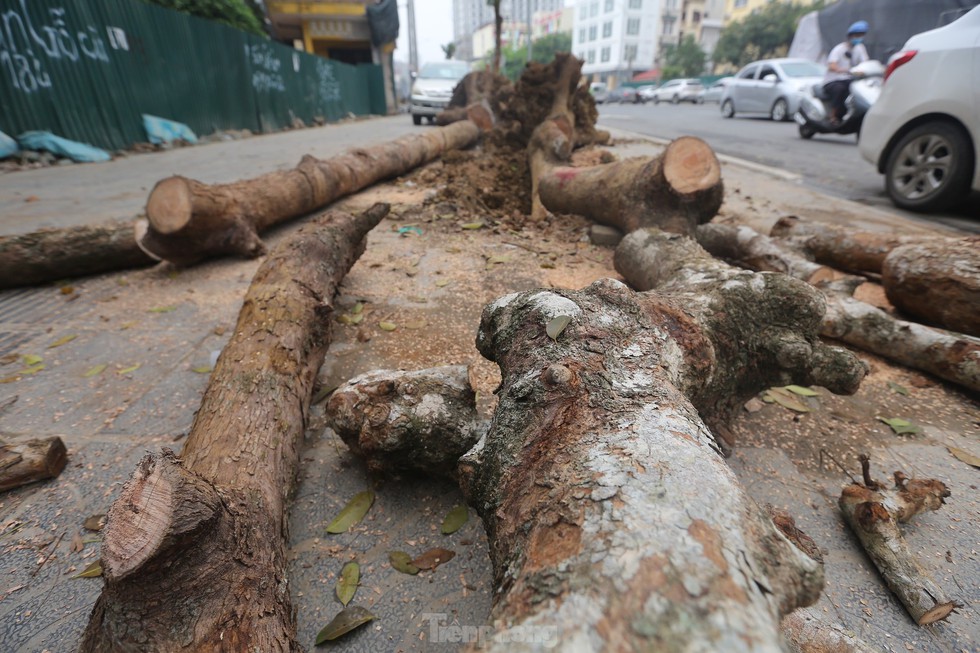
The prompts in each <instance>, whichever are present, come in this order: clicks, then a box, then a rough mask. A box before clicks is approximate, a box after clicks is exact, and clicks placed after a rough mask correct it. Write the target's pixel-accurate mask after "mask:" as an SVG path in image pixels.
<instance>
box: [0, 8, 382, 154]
mask: <svg viewBox="0 0 980 653" xmlns="http://www.w3.org/2000/svg"><path fill="white" fill-rule="evenodd" d="M144 113H146V114H151V115H155V116H160V117H163V118H167V119H170V120H176V121H178V122H182V123H186V124H187V125H189V126H190V127H191V129H193V130H194V131H195V132H196V133H197V134H209V133H211V132H214V131H217V130H222V129H250V130H252V131H273V130H276V129H280V128H282V127H286V126H289V125H291V124H292V122H293V119H294V118H300V119H302V120H303V121H304V122H306V123H309V122H311V121H313V120H314V119H315V118H323V119H325V120H337V119H339V118H342V117H344V116H346V115H348V114H349V113H353V114H355V115H364V114H368V113H378V114H384V113H386V110H385V100H384V80H383V76H382V73H381V67H380V66H376V65H373V64H361V65H357V66H350V65H347V64H343V63H339V62H335V61H330V60H327V59H324V58H322V57H315V56H312V55H308V54H306V53H303V52H299V51H297V50H294V49H292V48H289V47H286V46H283V45H281V44H279V43H275V42H273V41H270V40H268V39H264V38H262V37H259V36H255V35H252V34H247V33H245V32H241V31H239V30H236V29H232V28H230V27H226V26H224V25H221V24H219V23H213V22H210V21H206V20H201V19H199V18H195V17H193V16H188V15H186V14H181V13H178V12H175V11H170V10H167V9H163V8H160V7H157V6H154V5H150V4H146V3H144V2H140V1H139V0H0V131H3V132H5V133H7V134H10V135H12V136H16V135H18V134H20V133H22V132H24V131H28V130H32V129H39V130H48V131H51V132H54V133H55V134H57V135H59V136H64V137H65V138H70V139H72V140H77V141H82V142H85V143H90V144H92V145H96V146H99V147H103V148H108V149H118V148H123V147H127V146H128V145H130V144H132V143H134V142H139V141H145V140H147V138H146V134H145V133H144V130H143V124H142V117H141V116H142V114H144Z"/></svg>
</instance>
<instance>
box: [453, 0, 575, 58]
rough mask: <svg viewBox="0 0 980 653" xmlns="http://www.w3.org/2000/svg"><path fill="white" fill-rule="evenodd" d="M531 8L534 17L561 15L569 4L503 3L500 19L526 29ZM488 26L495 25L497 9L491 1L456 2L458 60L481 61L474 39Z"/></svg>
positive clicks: (540, 0)
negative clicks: (474, 45) (546, 13)
mask: <svg viewBox="0 0 980 653" xmlns="http://www.w3.org/2000/svg"><path fill="white" fill-rule="evenodd" d="M528 4H530V10H531V14H532V15H533V14H534V13H535V12H554V11H558V10H560V9H562V8H563V7H564V6H565V0H501V3H500V15H501V16H503V18H504V20H505V21H507V22H510V23H518V22H520V23H524V24H525V25H526V24H527V19H528ZM487 25H493V7H491V6H489V5H488V4H487V0H453V42H454V43H455V44H456V55H455V56H456V58H457V59H463V60H466V61H474V60H476V59H479V57H477V56H476V55H475V53H474V52H473V35H474V34H476V32H477V30H479V29H481V28H485V27H486V26H487Z"/></svg>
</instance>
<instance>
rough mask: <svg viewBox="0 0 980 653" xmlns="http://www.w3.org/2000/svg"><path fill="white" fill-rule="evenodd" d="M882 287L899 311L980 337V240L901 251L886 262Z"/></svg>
mask: <svg viewBox="0 0 980 653" xmlns="http://www.w3.org/2000/svg"><path fill="white" fill-rule="evenodd" d="M881 284H882V285H883V286H884V287H885V294H886V295H887V297H888V301H890V302H891V303H892V304H894V305H895V307H896V308H898V309H899V310H902V311H904V312H906V313H908V314H909V315H914V316H915V317H917V318H919V319H922V320H924V321H926V322H928V323H930V324H938V325H939V326H942V327H945V328H947V329H952V330H953V331H959V332H960V333H966V334H968V335H971V336H978V337H980V238H963V239H960V240H952V241H949V242H945V243H943V244H942V245H941V246H938V245H932V244H915V245H903V246H902V247H896V248H895V249H893V250H892V251H891V252H890V253H889V254H888V256H887V257H885V262H884V264H883V265H882V269H881Z"/></svg>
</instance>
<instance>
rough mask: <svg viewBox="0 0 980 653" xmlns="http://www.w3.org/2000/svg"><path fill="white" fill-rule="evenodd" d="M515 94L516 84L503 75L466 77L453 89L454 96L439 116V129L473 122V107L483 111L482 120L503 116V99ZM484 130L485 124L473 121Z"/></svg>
mask: <svg viewBox="0 0 980 653" xmlns="http://www.w3.org/2000/svg"><path fill="white" fill-rule="evenodd" d="M512 93H513V84H511V82H510V80H509V79H507V78H506V77H504V76H503V75H494V74H492V73H491V72H490V71H489V70H476V71H473V72H471V73H467V75H466V76H465V77H463V79H461V80H460V81H459V83H458V84H456V86H455V87H454V88H453V95H452V97H451V98H450V100H449V105H448V106H447V107H446V109H445V110H444V111H441V112H439V114H437V115H436V120H435V121H436V124H437V125H442V126H445V125H451V124H452V123H454V122H459V121H460V120H473V115H472V114H473V107H474V106H480V107H483V112H478V115H479V116H483V115H486V116H490V117H491V120H490V125H491V126H492V125H493V116H496V115H497V114H499V113H500V105H501V102H502V101H503V98H504V97H507V96H509V95H510V94H512ZM474 122H476V123H477V124H478V125H480V126H481V128H483V129H488V128H489V127H484V126H483V124H482V122H478V121H476V120H474Z"/></svg>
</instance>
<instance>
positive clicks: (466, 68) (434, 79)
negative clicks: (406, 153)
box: [411, 61, 470, 125]
mask: <svg viewBox="0 0 980 653" xmlns="http://www.w3.org/2000/svg"><path fill="white" fill-rule="evenodd" d="M468 72H470V65H469V64H468V63H466V62H465V61H439V62H433V63H427V64H425V65H424V66H422V70H420V71H419V74H418V76H417V77H416V78H415V81H414V82H413V83H412V101H411V113H412V122H413V123H415V124H416V125H421V124H422V118H426V119H427V120H428V121H429V122H432V121H433V120H435V117H436V114H438V113H439V112H441V111H442V110H443V109H445V108H446V107H447V106H448V105H449V100H450V99H451V98H452V96H453V88H454V87H455V86H456V84H457V83H459V80H461V79H463V78H464V77H466V74H467V73H468Z"/></svg>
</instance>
